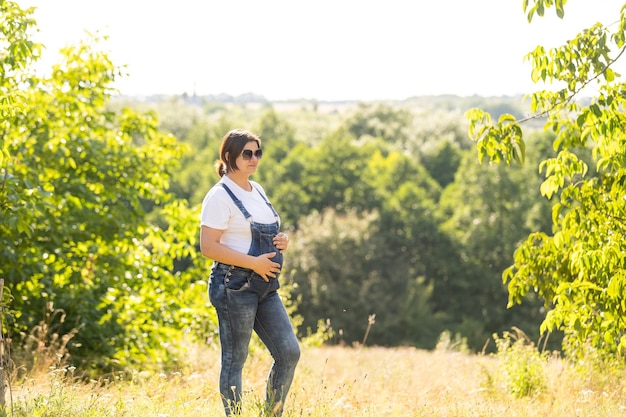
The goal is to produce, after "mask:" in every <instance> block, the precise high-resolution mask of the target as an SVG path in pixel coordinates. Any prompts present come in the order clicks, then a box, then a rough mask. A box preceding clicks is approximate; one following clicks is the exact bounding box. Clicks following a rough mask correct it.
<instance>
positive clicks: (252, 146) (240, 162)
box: [235, 141, 263, 175]
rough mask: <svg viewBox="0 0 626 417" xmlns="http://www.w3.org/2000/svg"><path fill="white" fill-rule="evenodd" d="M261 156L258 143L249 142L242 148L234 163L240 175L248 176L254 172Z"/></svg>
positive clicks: (261, 152)
mask: <svg viewBox="0 0 626 417" xmlns="http://www.w3.org/2000/svg"><path fill="white" fill-rule="evenodd" d="M262 155H263V151H262V150H261V148H259V145H258V143H256V142H255V141H250V142H248V143H246V146H244V147H243V150H242V151H241V153H240V154H239V156H238V157H237V160H236V161H235V162H236V164H237V167H238V168H239V170H240V171H241V172H242V173H245V174H247V175H250V174H253V173H254V172H256V169H257V167H258V165H259V160H260V159H261V156H262Z"/></svg>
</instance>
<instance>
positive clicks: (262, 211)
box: [200, 176, 276, 253]
mask: <svg viewBox="0 0 626 417" xmlns="http://www.w3.org/2000/svg"><path fill="white" fill-rule="evenodd" d="M221 182H223V183H225V184H226V186H227V187H228V188H229V189H230V190H231V191H232V192H233V194H235V196H237V198H238V199H239V200H241V202H242V203H243V206H244V207H245V208H246V210H248V213H250V215H251V216H252V217H251V218H250V219H248V220H246V218H245V217H244V215H243V213H242V212H241V210H239V208H238V207H237V206H236V205H235V202H234V201H233V199H232V198H231V197H230V195H228V192H227V191H226V190H225V189H224V187H222V186H221V185H220V183H221ZM250 183H251V184H252V191H247V190H244V189H243V188H241V187H240V186H238V185H237V184H236V183H235V182H234V181H232V180H231V179H230V178H228V177H227V176H223V177H222V179H221V180H220V182H218V183H217V184H215V185H214V186H213V187H212V188H211V189H210V190H209V192H208V193H207V194H206V196H205V197H204V200H203V201H202V212H201V214H200V223H201V225H202V226H208V227H211V228H213V229H218V230H223V231H224V233H223V234H222V238H221V239H220V243H221V244H222V245H224V246H227V247H229V248H231V249H234V250H236V251H237V252H241V253H248V250H249V249H250V244H251V243H252V233H251V232H250V221H253V222H255V223H263V224H271V223H275V222H276V217H275V216H274V213H273V212H272V210H271V209H270V208H269V206H268V205H267V203H266V202H265V200H263V197H261V195H260V194H259V191H261V192H262V193H263V195H265V190H264V189H263V188H262V187H261V186H260V185H259V184H258V183H256V182H254V181H250ZM257 190H259V191H257ZM266 198H267V197H266Z"/></svg>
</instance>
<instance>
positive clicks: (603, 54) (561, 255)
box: [468, 0, 626, 358]
mask: <svg viewBox="0 0 626 417" xmlns="http://www.w3.org/2000/svg"><path fill="white" fill-rule="evenodd" d="M564 3H565V1H563V0H556V1H551V0H535V1H530V2H529V1H528V0H524V3H523V5H524V10H525V11H526V13H527V15H528V20H529V21H531V20H532V18H533V17H534V16H536V15H539V16H542V15H543V14H544V12H545V10H547V9H549V8H551V7H553V6H554V7H555V8H556V11H557V14H558V15H559V16H560V17H563V16H564V8H563V5H564ZM625 30H626V7H622V9H621V12H620V16H619V21H618V22H617V24H615V25H612V26H611V27H605V26H603V25H602V24H600V23H597V24H595V25H593V26H591V27H589V28H587V29H585V30H583V31H582V32H580V33H579V34H578V35H576V36H575V37H574V38H573V39H571V40H570V41H568V42H567V43H566V44H565V45H562V46H559V47H556V48H552V49H549V50H546V49H545V48H543V47H542V46H538V47H537V48H536V49H535V50H534V51H532V52H531V53H529V54H528V56H527V57H528V58H529V60H530V61H531V63H532V78H533V80H535V81H544V82H545V81H548V82H555V83H556V84H557V87H556V89H555V90H554V91H549V90H543V91H538V92H535V93H533V94H531V95H530V100H531V107H532V111H533V113H534V114H535V115H536V116H534V117H545V118H546V119H545V129H546V130H550V131H552V132H554V133H555V139H554V142H553V147H554V149H555V150H557V152H558V153H557V155H556V156H555V157H551V158H546V159H545V160H544V161H542V162H541V163H540V164H539V168H540V170H541V172H542V173H544V174H545V180H544V182H543V183H542V185H541V193H542V194H543V195H544V196H546V197H548V198H551V199H552V202H553V210H552V220H553V230H552V231H551V233H545V232H535V233H532V234H530V235H529V236H528V238H527V240H526V241H525V242H524V243H523V244H522V245H521V246H520V247H519V248H518V249H517V251H516V252H515V256H514V264H513V265H512V266H511V267H509V268H508V269H506V271H505V272H504V275H503V278H504V280H505V282H506V283H507V284H508V290H509V305H511V306H513V305H515V304H517V303H520V302H522V301H523V300H524V297H525V296H526V295H527V294H528V293H530V292H536V294H537V295H538V296H539V297H540V298H541V299H543V300H544V302H545V305H546V307H547V308H548V309H549V311H548V313H547V316H546V317H545V320H544V321H543V324H542V326H541V330H542V331H544V332H545V331H551V330H555V329H562V330H563V331H564V333H565V343H564V347H565V349H566V351H567V352H568V353H569V354H570V355H572V356H582V355H584V354H585V351H586V349H588V348H591V349H596V350H597V351H599V352H600V353H602V354H606V357H607V358H611V357H614V356H615V354H617V355H619V356H620V357H623V354H624V353H625V352H626V350H625V349H626V330H625V329H626V326H625V323H624V317H626V300H625V298H624V288H626V274H625V273H624V266H623V265H624V259H625V255H624V254H625V253H626V247H625V239H624V233H625V232H626V230H625V227H624V224H625V221H624V219H626V206H625V205H624V201H625V200H626V186H625V184H626V168H625V167H626V147H625V146H624V131H625V129H624V127H625V123H626V118H625V117H626V116H625V113H624V111H623V109H624V106H625V104H626V100H625V98H624V94H623V91H624V83H622V82H619V81H618V75H617V74H616V73H615V71H614V69H613V64H614V63H615V61H616V60H617V59H618V58H619V57H620V56H621V55H622V53H623V52H624V51H625V47H626V43H625V36H626V33H625ZM591 86H594V89H595V90H596V91H597V95H596V96H595V97H594V98H593V99H592V100H588V101H584V102H583V101H582V100H577V97H578V96H579V95H580V94H581V92H582V91H583V90H584V89H585V88H586V87H591ZM468 117H469V119H470V135H471V136H472V137H473V138H474V139H475V140H476V141H477V144H478V152H479V156H480V157H481V158H488V159H489V160H490V161H491V162H500V161H504V162H506V163H511V162H512V161H514V160H519V161H523V160H524V155H525V141H524V139H523V134H522V133H523V132H522V128H521V124H522V123H523V122H524V121H525V120H524V119H522V120H518V119H516V118H515V117H514V116H512V115H502V116H501V117H500V118H499V119H498V121H497V122H492V121H491V118H490V116H489V115H488V114H487V113H485V112H483V111H481V110H478V109H472V110H471V111H469V112H468ZM585 148H588V149H590V150H591V153H592V157H593V162H594V163H595V167H592V170H590V169H589V166H588V164H587V163H586V162H585V159H584V157H583V156H582V155H581V150H584V149H585ZM594 168H595V170H596V171H597V172H596V173H594V175H589V173H590V171H591V172H593V169H594Z"/></svg>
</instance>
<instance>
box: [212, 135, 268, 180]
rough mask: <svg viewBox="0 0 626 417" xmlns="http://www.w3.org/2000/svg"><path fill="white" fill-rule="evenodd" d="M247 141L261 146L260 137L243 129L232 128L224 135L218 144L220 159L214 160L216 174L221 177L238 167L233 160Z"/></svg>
mask: <svg viewBox="0 0 626 417" xmlns="http://www.w3.org/2000/svg"><path fill="white" fill-rule="evenodd" d="M248 142H256V143H257V145H259V148H260V147H261V138H259V137H258V136H257V135H255V134H254V133H252V132H250V131H248V130H245V129H233V130H231V131H229V132H228V133H226V134H225V135H224V137H223V138H222V144H221V145H220V159H219V160H217V161H215V171H216V172H217V175H219V176H220V177H223V176H224V175H226V174H228V173H229V172H231V171H237V170H238V169H239V168H237V163H236V162H235V161H236V160H237V158H238V157H239V155H240V154H241V152H242V151H243V148H244V147H245V146H246V143H248Z"/></svg>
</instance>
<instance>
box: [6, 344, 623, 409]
mask: <svg viewBox="0 0 626 417" xmlns="http://www.w3.org/2000/svg"><path fill="white" fill-rule="evenodd" d="M302 353H303V354H302V359H301V362H300V364H299V367H298V370H297V374H296V378H295V381H294V383H293V387H292V391H291V393H290V396H289V399H288V402H287V405H286V407H285V414H284V415H285V416H311V417H320V416H347V417H348V416H355V417H356V416H358V417H361V416H363V417H365V416H368V417H369V416H371V417H374V416H376V417H382V416H394V417H395V416H398V417H400V416H407V417H409V416H410V417H413V416H415V417H418V416H419V417H421V416H476V417H489V416H493V417H496V416H497V417H502V416H507V417H516V416H519V417H522V416H523V417H535V416H550V417H559V416H563V417H565V416H567V417H570V416H578V417H583V416H586V417H592V416H593V417H607V416H620V415H624V416H626V393H625V391H624V388H625V386H624V385H623V383H622V382H621V380H620V379H619V377H617V378H616V377H609V376H602V375H601V374H598V373H597V372H588V373H584V372H583V373H580V372H579V371H575V370H574V368H573V367H572V366H571V365H568V364H567V363H566V362H564V361H562V360H559V359H547V360H546V361H544V362H542V364H541V366H542V372H545V374H544V375H545V386H544V387H543V389H542V390H541V392H539V393H536V394H533V395H527V396H521V397H520V396H515V395H513V394H511V392H510V389H508V388H507V379H506V378H505V376H506V374H507V372H506V371H505V370H504V369H505V368H503V360H502V358H501V357H499V356H490V355H474V354H468V353H461V352H456V351H452V350H445V349H440V350H436V351H432V352H431V351H423V350H417V349H413V348H395V349H386V348H377V347H364V348H348V347H315V348H304V349H303V352H302ZM190 357H191V359H192V362H193V365H190V366H189V368H188V369H185V370H181V372H176V373H172V374H168V375H164V374H161V375H154V374H150V373H147V372H144V373H136V374H134V375H133V376H132V377H125V378H122V377H111V378H109V379H107V380H100V381H92V382H90V383H82V382H78V381H77V379H75V378H72V375H71V370H67V369H51V370H50V371H49V372H48V373H44V374H42V375H37V376H34V377H31V378H27V379H25V380H24V381H20V382H16V383H14V386H12V387H11V393H10V395H7V402H6V410H7V413H6V415H7V416H20V417H22V416H24V417H37V416H45V417H59V416H63V417H66V416H67V417H104V416H116V417H117V416H124V417H184V416H193V417H200V416H222V415H223V413H222V409H221V401H220V398H219V395H218V393H217V378H218V373H219V351H218V350H215V349H212V350H197V351H195V352H193V353H190ZM270 362H271V360H270V358H269V355H267V354H266V353H265V352H263V351H261V350H259V351H256V352H253V354H251V356H250V358H249V360H248V363H247V366H246V368H245V370H244V390H245V405H244V407H245V409H244V411H243V414H242V416H244V417H248V416H255V417H256V416H258V415H259V409H260V404H261V402H262V398H263V396H264V380H265V376H266V373H267V370H268V368H269V365H270ZM509 370H510V369H509ZM516 372H518V373H519V372H520V370H519V369H518V370H517V371H516ZM522 372H523V371H522ZM530 372H536V370H535V371H530Z"/></svg>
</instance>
